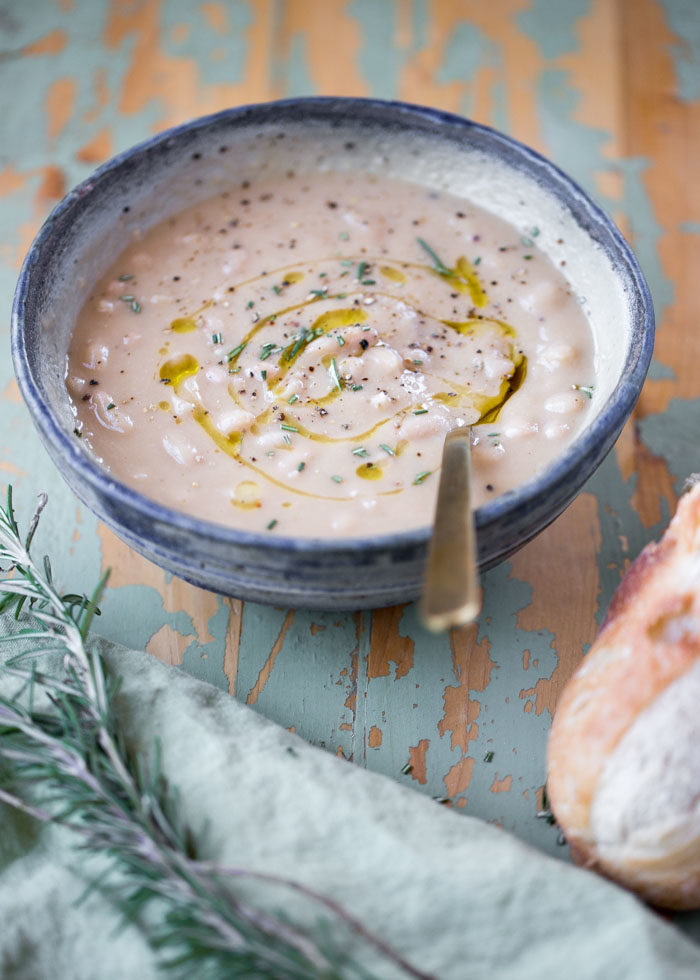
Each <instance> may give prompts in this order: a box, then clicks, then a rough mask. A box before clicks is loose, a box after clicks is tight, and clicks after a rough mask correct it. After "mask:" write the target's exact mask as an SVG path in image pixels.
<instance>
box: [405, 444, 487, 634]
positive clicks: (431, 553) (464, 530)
mask: <svg viewBox="0 0 700 980" xmlns="http://www.w3.org/2000/svg"><path fill="white" fill-rule="evenodd" d="M470 435H471V428H470V427H469V426H462V427H460V428H457V429H452V431H451V432H448V434H447V437H446V439H445V445H444V448H443V451H442V470H441V473H440V485H439V487H438V496H437V504H436V506H435V521H434V524H433V536H432V538H431V541H430V546H429V549H428V563H427V566H426V572H425V582H424V584H423V595H422V596H421V601H420V607H419V612H420V617H421V619H422V621H423V624H424V625H425V626H427V628H428V629H429V630H434V631H435V632H439V631H440V630H447V629H451V628H452V627H456V626H466V624H467V623H471V622H473V620H474V619H475V618H476V617H477V615H478V614H479V610H480V609H481V592H480V589H479V573H478V570H477V566H476V535H475V533H474V515H473V511H472V506H471V460H470Z"/></svg>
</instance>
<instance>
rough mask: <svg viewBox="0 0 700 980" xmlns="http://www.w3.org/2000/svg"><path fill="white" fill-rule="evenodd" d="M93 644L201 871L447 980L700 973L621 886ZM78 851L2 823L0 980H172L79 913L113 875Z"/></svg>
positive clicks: (127, 931) (140, 941)
mask: <svg viewBox="0 0 700 980" xmlns="http://www.w3.org/2000/svg"><path fill="white" fill-rule="evenodd" d="M2 625H3V624H2V623H1V622H0V631H2ZM95 642H98V643H100V646H101V650H102V653H103V656H104V659H105V661H106V663H107V664H108V666H109V669H110V670H112V671H113V672H116V673H118V674H119V675H121V677H122V678H123V685H122V689H121V693H120V695H119V703H118V711H119V715H120V718H121V720H122V722H123V726H124V730H125V732H126V734H127V738H128V740H129V742H130V744H131V745H132V747H134V748H136V749H139V748H142V749H143V751H144V752H150V750H151V747H152V745H153V742H154V739H155V738H156V737H158V738H159V739H160V741H161V744H162V748H163V771H164V773H165V775H166V777H167V778H168V780H169V781H170V783H171V784H172V785H173V786H176V787H177V788H178V792H179V797H178V799H179V806H180V807H181V810H182V812H183V816H184V819H185V821H186V823H187V824H188V826H189V827H190V828H191V829H192V830H193V831H194V833H195V835H196V836H197V840H198V847H199V856H200V857H202V858H203V859H210V860H213V861H217V862H220V863H222V864H227V865H235V866H238V867H244V868H250V869H256V870H258V871H265V872H272V873H274V874H276V875H280V876H283V877H286V878H293V879H296V880H298V881H301V882H303V883H304V884H305V885H307V886H309V887H311V888H314V889H316V890H318V891H321V892H323V893H324V894H325V895H328V896H332V897H333V898H335V899H336V900H337V901H338V902H339V903H340V904H341V905H343V906H344V907H345V908H346V909H347V910H348V911H349V912H350V913H352V914H353V915H354V916H356V917H357V918H359V919H360V920H361V921H362V922H363V923H364V924H365V925H366V926H367V927H368V928H369V929H370V930H372V931H373V932H374V933H377V934H379V935H381V936H382V938H383V939H384V940H386V941H387V942H388V943H389V944H390V945H391V946H392V947H393V948H394V949H396V950H400V951H401V953H402V954H403V955H404V957H405V958H406V959H408V960H409V962H411V963H412V964H413V965H414V966H416V967H417V968H419V969H421V970H423V971H425V972H426V973H429V974H431V975H433V976H435V977H438V978H446V980H448V978H455V980H501V978H503V980H506V978H518V980H529V978H533V980H534V978H537V980H541V978H542V977H556V978H559V977H562V976H566V977H567V980H578V978H581V980H584V978H585V980H591V978H601V980H611V978H614V980H626V978H630V980H632V978H633V980H646V978H650V980H651V978H658V980H674V978H688V980H690V978H693V980H696V978H697V977H698V976H700V949H698V948H697V947H696V946H695V945H693V944H692V943H691V942H690V941H689V940H687V939H686V938H684V937H683V936H682V935H681V934H680V933H679V932H678V931H677V930H676V929H675V928H674V927H673V926H671V925H669V924H668V923H666V922H664V921H663V920H662V919H661V918H659V917H658V916H656V915H654V914H653V913H652V912H650V911H648V910H647V909H646V908H645V907H644V906H643V905H642V904H641V903H640V902H638V901H637V900H636V899H635V898H633V897H632V896H631V895H629V894H627V893H626V892H624V891H622V890H621V889H618V888H617V887H615V886H614V885H612V884H609V883H608V882H606V881H604V880H603V879H601V878H598V877H597V876H595V875H593V874H591V873H589V872H586V871H583V870H579V869H576V868H573V867H571V866H569V865H567V864H565V863H563V862H559V861H556V860H554V859H552V858H549V857H546V856H544V855H542V854H540V853H538V852H537V851H535V850H534V849H531V848H529V847H527V846H525V845H524V844H522V843H521V842H519V841H518V840H516V839H515V838H513V837H511V836H510V835H509V834H507V833H505V832H503V831H501V830H499V829H497V828H495V827H493V826H490V825H488V824H486V823H484V822H482V821H480V820H477V819H474V818H470V817H467V816H464V815H458V814H456V813H454V812H452V811H450V810H448V809H446V808H445V807H443V806H440V805H438V804H436V803H434V802H433V801H431V800H429V799H427V798H426V797H423V796H421V795H419V794H418V793H416V792H414V791H412V790H411V789H408V788H405V787H402V786H399V785H398V784H396V783H394V782H393V781H392V780H390V779H388V778H385V777H383V776H380V775H376V774H373V773H370V772H367V771H366V770H363V769H360V768H358V767H355V766H353V765H352V764H350V763H348V762H345V761H343V760H342V759H338V758H336V757H335V756H332V755H330V754H328V753H326V752H324V751H322V750H320V749H316V748H314V747H312V746H310V745H308V744H306V743H305V742H304V741H303V740H302V739H300V738H299V737H297V736H296V735H293V734H291V733H290V732H288V731H286V730H285V729H283V728H280V727H279V726H277V725H275V724H273V723H272V722H269V721H267V720H266V719H264V718H262V717H260V716H259V715H257V714H255V713H254V712H253V711H252V710H251V709H249V708H247V707H245V706H244V705H242V704H240V703H239V702H237V701H236V700H234V699H233V698H231V697H229V696H228V695H226V694H225V693H223V692H222V691H219V690H217V689H216V688H214V687H211V686H209V685H207V684H204V683H202V682H200V681H197V680H195V679H193V678H192V677H190V676H188V675H187V674H185V673H184V672H182V671H180V670H178V669H176V668H170V667H166V666H164V665H163V664H161V663H159V662H158V661H156V660H154V659H153V658H152V657H150V656H148V655H146V654H144V653H139V652H135V651H129V650H125V649H123V648H121V647H118V646H116V645H113V644H109V643H107V642H106V641H103V640H98V641H95ZM74 843H75V839H74V838H73V836H72V835H71V834H70V833H69V832H68V831H65V830H62V829H60V828H57V827H52V826H44V825H39V824H38V823H36V822H34V821H33V820H31V819H30V818H27V817H23V816H21V815H18V814H17V813H16V812H14V811H11V810H10V809H9V808H6V807H4V808H3V809H2V835H0V923H2V926H1V927H0V976H1V977H2V978H3V980H14V978H18V980H44V978H46V980H49V978H51V980H83V978H85V980H88V978H89V980H111V978H115V980H116V978H129V980H133V978H138V980H148V978H150V977H155V976H157V975H158V969H157V965H156V959H155V956H154V954H153V952H152V951H151V949H150V948H149V946H148V943H147V941H146V938H145V936H144V935H143V934H142V933H141V932H140V931H139V929H138V928H136V927H135V926H133V925H129V926H126V927H121V928H120V922H121V916H120V914H119V912H118V910H117V906H116V905H115V904H114V903H113V901H112V899H111V897H110V893H109V891H104V892H103V891H93V892H92V893H91V894H90V895H89V896H88V898H87V899H85V900H84V901H83V902H81V903H80V904H76V900H77V899H78V898H79V897H80V896H81V894H82V893H83V892H84V890H85V884H86V882H87V881H89V880H90V879H91V878H93V877H94V876H95V875H96V874H98V873H99V871H100V861H99V860H98V859H95V858H92V859H87V858H86V857H85V855H84V854H82V853H81V852H80V851H78V850H76V849H75V847H74V846H73V845H74ZM243 887H245V889H246V891H247V892H248V893H249V894H251V893H252V894H253V895H254V897H255V898H256V900H258V901H259V902H261V903H263V904H264V905H265V906H266V907H267V908H269V909H271V910H275V911H278V910H283V911H284V912H285V913H286V914H287V915H289V916H290V917H291V918H292V919H296V920H301V921H303V922H305V923H307V924H309V923H311V924H313V922H314V921H316V920H317V919H318V917H319V910H318V908H313V907H311V906H310V905H304V904H303V903H302V902H301V901H300V900H299V898H298V897H297V896H295V895H294V894H292V895H291V896H290V892H289V891H285V890H282V889H280V888H279V887H277V886H275V887H271V886H268V885H261V884H257V885H253V884H250V883H246V884H245V885H244V886H243ZM321 915H324V913H323V912H321ZM349 941H351V942H352V940H351V939H350V940H349ZM352 952H353V955H354V956H355V958H356V959H359V960H360V961H361V962H362V963H363V964H364V966H365V967H366V968H367V969H368V971H370V973H371V975H372V976H375V977H387V978H389V977H395V976H401V974H400V973H399V972H398V971H397V970H396V969H395V968H394V967H393V966H391V965H388V964H386V963H385V962H379V959H378V956H377V954H376V953H374V952H373V951H372V950H371V949H368V948H367V947H362V945H361V944H360V943H359V942H356V944H355V945H354V946H353V947H352ZM191 975H192V976H196V973H193V974H191Z"/></svg>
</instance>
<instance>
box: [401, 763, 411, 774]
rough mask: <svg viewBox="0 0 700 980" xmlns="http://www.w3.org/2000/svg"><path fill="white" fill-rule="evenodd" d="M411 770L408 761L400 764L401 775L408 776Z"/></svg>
mask: <svg viewBox="0 0 700 980" xmlns="http://www.w3.org/2000/svg"><path fill="white" fill-rule="evenodd" d="M412 772H413V766H412V765H411V763H410V762H407V763H406V765H405V766H401V775H402V776H409V775H410V774H411V773H412Z"/></svg>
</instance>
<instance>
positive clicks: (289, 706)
mask: <svg viewBox="0 0 700 980" xmlns="http://www.w3.org/2000/svg"><path fill="white" fill-rule="evenodd" d="M0 29H2V32H3V38H4V39H3V42H2V61H1V63H0V71H1V73H2V91H3V93H4V112H3V140H2V161H1V162H0V208H1V209H2V251H1V252H0V289H1V290H2V294H3V296H4V300H5V310H6V317H5V320H4V326H3V329H4V330H7V329H8V322H9V305H10V299H11V295H12V291H13V287H14V282H15V279H16V275H17V271H18V268H19V265H20V262H21V260H22V257H23V255H24V253H25V251H26V249H27V247H28V245H29V243H30V241H31V239H32V237H33V235H34V234H35V232H36V230H37V229H38V227H39V224H40V222H41V221H42V219H43V218H44V217H45V215H46V214H47V212H48V211H49V209H50V208H51V207H52V206H53V205H54V204H55V203H56V201H57V200H58V199H59V198H60V197H61V196H62V195H63V194H64V192H65V191H66V190H67V189H68V188H69V187H71V186H72V185H73V184H75V183H76V182H77V181H78V180H80V179H82V178H83V177H85V176H86V175H87V174H88V173H89V172H90V171H91V169H93V168H94V167H95V166H96V165H97V164H99V163H101V162H102V161H103V160H105V159H106V158H107V157H109V156H110V155H111V154H113V153H115V152H116V151H118V150H121V149H124V148H125V147H127V146H129V145H130V144H132V143H135V142H137V141H138V140H141V139H144V138H146V137H148V136H149V134H151V133H153V132H155V131H157V130H160V129H163V128H164V127H167V126H171V125H173V124H175V123H178V122H181V121H183V120H185V119H187V118H189V117H191V116H195V115H199V114H202V113H207V112H211V111H214V110H217V109H220V108H223V107H225V106H230V105H236V104H241V103H246V102H256V101H263V100H267V99H273V98H278V97H283V96H289V95H299V94H324V93H325V94H342V95H371V96H378V97H384V98H399V99H404V100H407V101H411V102H418V103H425V104H428V105H433V106H438V107H440V108H442V109H448V110H451V111H453V112H458V113H462V114H464V115H468V116H471V117H473V118H475V119H477V120H479V121H481V122H485V123H489V124H492V125H495V126H496V127H499V128H501V129H503V130H505V131H507V132H509V133H510V134H511V135H513V136H515V137H517V138H518V139H520V140H523V141H524V142H526V143H529V144H530V145H532V146H534V147H536V148H537V149H538V150H540V151H542V152H543V153H545V154H547V155H548V156H550V157H551V158H552V159H553V160H554V161H555V162H556V163H558V164H559V165H560V166H561V167H563V168H564V169H565V170H567V171H568V172H569V173H570V174H571V175H572V176H573V177H574V178H576V179H577V180H578V181H580V183H581V184H583V186H584V187H586V188H587V189H588V190H589V191H590V192H591V193H592V194H593V195H594V196H595V197H596V198H597V199H598V200H599V201H600V202H601V203H602V204H603V206H604V207H605V208H606V209H607V210H608V211H609V212H610V213H612V215H613V216H614V217H615V219H616V220H617V221H618V222H619V224H620V225H621V227H622V228H623V230H624V231H625V233H626V234H627V235H628V236H629V238H630V240H631V242H632V243H633V246H634V248H635V249H636V252H637V255H638V256H639V259H640V260H641V263H642V266H643V267H644V271H645V273H646V275H647V277H648V280H649V284H650V286H651V290H652V293H653V295H654V299H655V304H656V309H657V314H658V321H659V330H658V341H657V347H656V355H655V360H654V363H653V367H652V370H651V373H650V376H649V380H648V382H647V384H646V387H645V389H644V393H643V395H642V398H641V400H640V402H639V405H638V406H637V410H636V412H635V415H634V418H633V420H632V421H631V422H630V424H629V425H628V426H627V428H626V429H625V432H624V434H623V436H622V437H621V439H620V441H619V442H618V444H617V447H616V449H615V450H614V451H613V452H612V453H611V454H610V456H609V457H608V459H607V460H606V461H605V463H604V465H603V466H602V467H601V468H600V470H599V471H598V472H597V473H596V475H595V476H594V477H593V478H592V479H591V480H590V482H589V483H588V484H587V486H586V487H585V489H584V491H583V493H581V494H580V496H579V497H578V499H577V500H576V501H575V502H574V503H573V504H572V505H571V506H570V507H569V509H568V510H567V511H566V513H565V514H564V515H563V516H562V517H561V518H560V519H559V520H558V521H557V522H556V523H555V524H554V525H553V526H552V527H550V528H549V529H548V530H547V531H546V532H544V533H543V534H541V535H540V536H539V537H538V538H537V539H536V540H535V541H534V542H532V543H531V544H529V545H528V546H527V547H526V548H524V549H523V550H522V551H521V552H520V553H519V554H518V555H517V556H516V557H514V558H513V559H512V560H510V561H508V562H506V563H504V564H502V565H501V566H500V567H498V568H496V569H494V570H493V571H491V572H489V573H488V574H487V575H486V576H485V577H484V583H483V584H484V591H485V600H484V609H483V613H482V615H481V617H480V619H479V623H478V625H477V626H476V627H474V628H472V629H467V630H463V631H459V632H454V633H453V634H452V635H449V636H447V635H445V636H437V637H436V636H433V635H429V634H427V633H426V632H425V631H424V630H423V629H422V628H421V626H420V625H419V623H418V619H417V616H416V609H415V607H414V606H413V605H409V606H406V607H399V608H392V609H384V610H379V611H375V612H362V613H354V614H341V613H335V614H324V613H312V612H305V611H301V610H297V611H291V610H287V609H273V608H266V607H263V606H259V605H255V604H252V603H248V604H245V605H244V604H242V603H241V602H238V601H236V600H229V599H223V598H220V597H218V596H216V595H213V594H210V593H206V592H202V591H199V590H197V589H195V588H193V587H191V586H189V585H186V584H185V583H183V582H181V581H179V580H177V579H175V578H172V577H170V576H168V575H166V574H165V573H163V572H162V571H160V569H158V568H156V567H155V566H153V565H150V564H149V563H147V562H146V561H145V560H143V559H142V558H140V557H138V556H137V555H136V554H134V553H133V552H131V551H130V550H129V549H128V548H127V547H126V546H124V545H123V544H121V543H120V542H119V541H118V540H117V539H116V538H114V537H113V536H112V535H111V534H110V533H109V532H108V531H107V530H106V529H105V528H104V527H102V526H101V525H100V524H98V522H97V521H96V520H95V519H94V517H93V516H92V515H91V514H90V513H87V512H86V511H85V510H84V508H82V507H81V506H79V505H78V503H77V502H76V501H75V499H74V498H73V497H72V495H71V494H70V493H69V492H68V490H67V489H66V488H65V487H64V486H63V485H62V483H61V481H60V480H59V479H58V478H57V475H56V470H55V469H54V467H53V465H52V463H51V462H50V460H49V459H48V458H47V457H46V455H45V453H44V451H43V450H42V449H41V447H40V445H39V441H38V439H37V437H36V435H35V434H34V431H33V428H32V426H31V423H30V420H29V417H28V413H27V412H26V410H25V408H24V406H23V404H22V403H21V400H20V397H19V394H18V391H17V386H16V384H15V382H14V380H13V377H12V369H11V365H10V362H9V355H8V354H7V353H6V354H5V355H4V357H3V358H2V362H1V364H0V392H1V398H0V411H1V412H2V436H1V437H0V441H1V443H2V453H1V457H0V459H1V461H0V468H1V469H2V474H3V478H4V479H5V480H7V481H10V482H12V483H13V484H14V485H15V489H16V494H17V497H18V499H19V500H20V501H21V504H22V510H23V511H24V512H25V513H27V512H28V511H29V509H30V507H31V505H32V498H33V496H34V494H35V493H36V492H38V491H39V490H40V489H48V490H49V491H50V498H51V499H50V508H49V511H48V512H47V518H46V519H45V523H44V526H43V530H42V536H41V540H40V542H39V546H40V547H43V548H45V549H46V550H48V551H50V553H51V554H52V555H53V556H54V564H55V566H56V572H57V576H58V578H59V580H62V581H63V583H64V584H65V585H66V586H71V587H72V588H73V589H87V588H89V587H90V586H91V585H92V584H93V583H94V582H95V581H96V579H97V577H98V575H99V574H100V572H101V570H102V569H104V568H105V567H107V566H110V567H111V568H112V578H111V581H110V586H109V589H108V591H107V595H106V599H105V602H104V613H103V616H102V619H101V621H100V623H99V630H100V631H101V632H102V633H104V634H105V635H107V636H110V637H112V638H116V639H118V640H121V641H122V642H124V643H127V644H129V645H132V646H135V647H145V648H146V649H147V650H148V651H150V652H151V653H152V654H154V655H155V656H158V657H160V658H161V659H163V660H165V661H167V662H169V663H173V664H181V665H182V667H183V669H184V670H187V671H189V672H191V673H192V674H195V675H197V676H199V677H202V678H205V679H207V680H209V681H211V682H212V683H214V684H216V685H218V686H220V687H223V688H225V689H228V690H229V691H230V692H231V693H232V694H234V695H235V696H236V697H238V698H239V699H240V700H241V701H245V702H247V703H248V704H250V705H251V706H253V708H254V709H255V710H257V711H261V712H262V713H263V714H265V715H267V716H268V717H270V718H273V719H275V720H276V721H278V722H279V723H280V724H282V725H285V726H288V727H290V728H293V729H294V730H296V731H297V732H298V733H300V734H301V735H303V736H304V737H305V738H308V739H310V740H311V741H313V742H315V743H317V744H319V745H322V746H324V747H325V748H326V749H328V751H330V752H334V753H336V754H337V755H342V756H344V757H345V758H347V759H349V760H352V761H353V762H355V763H356V764H358V765H363V766H368V767H369V768H371V769H375V770H378V771H381V772H383V773H386V774H387V775H389V776H391V777H393V778H394V779H397V780H399V781H402V782H404V783H407V784H411V785H413V786H414V787H415V788H416V789H417V790H418V791H420V792H423V793H427V794H429V795H431V796H434V797H440V798H445V800H446V802H447V805H450V806H453V807H455V808H457V809H458V810H462V811H463V812H465V813H471V814H476V815H478V816H481V817H484V818H486V819H487V820H490V821H494V822H496V823H498V824H500V825H502V826H503V827H506V828H508V829H509V830H512V831H514V832H515V833H516V834H518V835H519V836H520V837H522V838H524V839H526V840H529V841H531V842H533V843H534V844H536V845H537V846H539V847H540V848H542V849H544V850H546V851H549V852H552V853H558V854H560V855H561V856H563V855H564V851H565V849H564V848H562V847H558V846H557V832H556V829H555V828H552V827H550V826H548V825H547V824H546V822H543V821H542V820H538V819H537V816H536V814H537V811H538V809H539V801H540V796H541V790H542V784H543V782H544V751H545V741H546V737H547V730H548V728H549V724H550V720H551V715H552V712H553V710H554V707H555V705H556V701H557V697H558V695H559V692H560V691H561V689H562V685H563V684H564V682H565V681H566V679H567V678H568V677H569V675H570V674H571V672H572V670H573V669H574V667H575V666H576V664H577V663H578V662H579V660H580V659H581V656H582V655H583V653H584V652H585V650H586V648H587V646H588V645H589V644H590V643H591V641H592V640H593V637H594V635H595V632H596V628H597V625H598V623H599V622H600V620H601V617H602V615H603V613H604V611H605V609H606V607H607V604H608V602H609V600H610V597H611V595H612V592H613V590H614V589H615V587H616V585H617V583H618V582H619V580H620V576H621V574H622V573H623V571H624V570H625V568H626V566H627V565H628V563H629V561H630V560H631V559H632V558H633V557H634V556H635V555H636V554H637V553H638V552H639V551H640V549H641V548H642V546H643V545H644V544H645V543H646V542H647V541H649V540H651V539H652V538H655V537H657V536H658V535H659V533H660V531H661V530H662V528H663V527H664V526H665V524H666V522H667V520H668V518H669V515H670V513H671V512H672V510H673V507H674V503H675V499H676V495H677V494H678V492H679V490H680V488H681V485H682V482H683V479H684V477H685V476H686V474H687V473H688V472H689V471H691V470H693V469H697V468H700V462H699V459H700V454H699V453H698V450H697V442H698V440H697V434H698V432H700V397H698V395H699V394H700V384H699V382H698V378H699V377H700V330H699V329H698V320H699V317H700V309H699V303H698V299H697V295H698V294H697V293H696V292H695V290H694V285H695V284H696V282H697V279H698V275H699V274H700V273H699V270H700V180H698V175H697V174H698V162H697V161H698V158H699V156H700V4H699V3H694V2H693V0H559V2H552V0H491V2H490V3H483V2H480V0H287V2H284V0H247V2H246V0H229V2H223V0H221V2H215V0H209V2H201V3H200V2H194V0H193V2H187V0H162V2H159V0H121V2H120V0H114V2H112V3H107V2H106V0H44V2H42V0H25V2H24V3H14V4H10V5H6V6H5V7H4V8H3V11H2V13H1V14H0ZM6 350H7V348H6Z"/></svg>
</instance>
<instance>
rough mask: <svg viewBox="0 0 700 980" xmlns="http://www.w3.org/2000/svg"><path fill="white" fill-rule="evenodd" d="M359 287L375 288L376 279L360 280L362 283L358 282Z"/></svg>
mask: <svg viewBox="0 0 700 980" xmlns="http://www.w3.org/2000/svg"><path fill="white" fill-rule="evenodd" d="M360 285H361V286H376V285H377V280H376V279H362V281H361V282H360Z"/></svg>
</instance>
